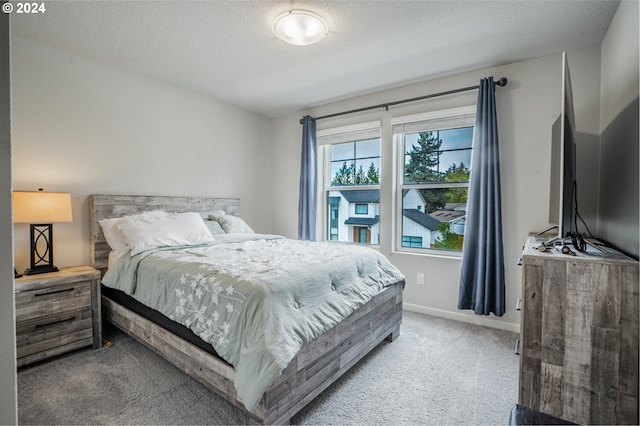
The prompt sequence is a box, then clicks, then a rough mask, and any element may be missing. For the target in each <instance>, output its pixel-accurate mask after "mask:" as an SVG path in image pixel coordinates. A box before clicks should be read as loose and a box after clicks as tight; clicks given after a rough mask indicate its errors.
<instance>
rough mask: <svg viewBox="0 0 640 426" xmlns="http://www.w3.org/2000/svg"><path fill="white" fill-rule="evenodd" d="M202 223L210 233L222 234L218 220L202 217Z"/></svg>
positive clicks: (222, 230)
mask: <svg viewBox="0 0 640 426" xmlns="http://www.w3.org/2000/svg"><path fill="white" fill-rule="evenodd" d="M204 224H205V226H206V227H207V228H209V232H211V235H217V234H224V229H222V226H220V222H218V221H215V220H209V218H208V217H207V218H205V219H204Z"/></svg>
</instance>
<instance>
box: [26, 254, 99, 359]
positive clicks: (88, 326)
mask: <svg viewBox="0 0 640 426" xmlns="http://www.w3.org/2000/svg"><path fill="white" fill-rule="evenodd" d="M14 291H15V301H16V303H15V308H16V352H17V359H18V367H22V366H23V365H27V364H30V363H32V362H36V361H41V360H44V359H47V358H49V357H52V356H56V355H60V354H63V353H65V352H69V351H72V350H75V349H79V348H82V347H84V346H89V345H91V346H93V348H94V349H98V348H99V347H101V346H102V314H101V312H100V271H98V270H96V269H94V268H92V267H90V266H72V267H70V268H61V269H60V270H59V271H58V272H48V273H44V274H33V275H25V276H23V277H21V278H17V279H16V280H15V287H14Z"/></svg>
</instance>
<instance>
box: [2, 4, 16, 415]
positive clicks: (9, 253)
mask: <svg viewBox="0 0 640 426" xmlns="http://www.w3.org/2000/svg"><path fill="white" fill-rule="evenodd" d="M9 38H10V37H9V15H7V14H4V13H3V14H1V15H0V199H2V200H3V202H2V203H0V342H2V344H0V424H2V425H7V424H17V422H18V420H17V407H18V405H17V404H18V391H17V385H16V349H15V326H14V324H15V312H14V291H13V250H12V244H11V243H12V239H13V233H12V224H11V216H12V212H11V126H10V124H11V121H10V118H11V109H10V105H11V103H10V98H11V93H10V86H11V84H10V83H11V79H10V53H11V49H10V43H9Z"/></svg>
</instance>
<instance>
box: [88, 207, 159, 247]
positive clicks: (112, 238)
mask: <svg viewBox="0 0 640 426" xmlns="http://www.w3.org/2000/svg"><path fill="white" fill-rule="evenodd" d="M168 214H169V213H167V212H165V211H163V210H152V211H149V212H142V213H136V214H132V215H129V216H123V217H116V218H113V219H102V220H100V221H98V223H99V224H100V227H101V228H102V233H103V234H104V238H105V239H106V240H107V244H109V247H111V250H115V251H122V250H129V247H128V246H127V240H126V239H125V237H124V234H123V233H122V231H121V230H120V229H119V228H118V225H119V224H120V223H122V222H123V221H126V220H129V219H131V218H137V217H140V218H157V217H160V216H167V215H168Z"/></svg>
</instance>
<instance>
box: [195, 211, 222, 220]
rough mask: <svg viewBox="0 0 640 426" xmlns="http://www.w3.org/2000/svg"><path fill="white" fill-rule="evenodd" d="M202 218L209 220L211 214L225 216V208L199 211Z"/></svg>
mask: <svg viewBox="0 0 640 426" xmlns="http://www.w3.org/2000/svg"><path fill="white" fill-rule="evenodd" d="M198 214H199V215H200V216H202V219H204V220H207V219H209V216H224V215H225V214H226V213H225V211H224V210H211V211H208V212H198Z"/></svg>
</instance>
